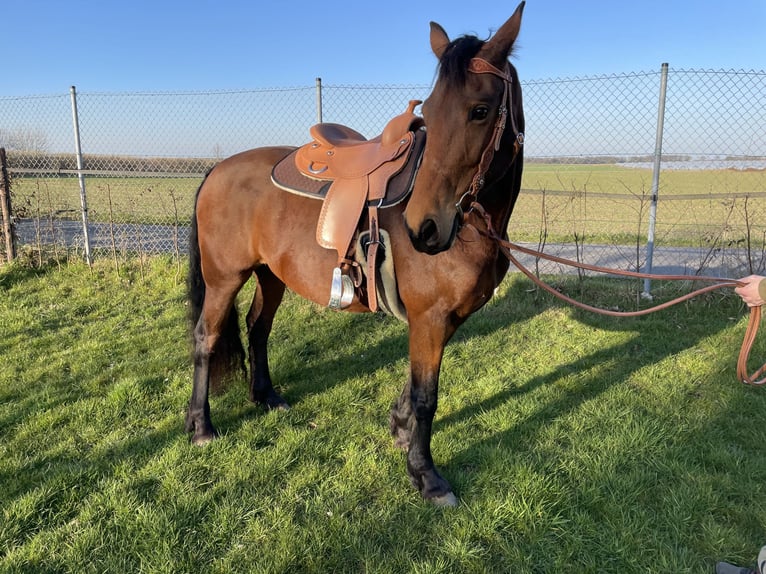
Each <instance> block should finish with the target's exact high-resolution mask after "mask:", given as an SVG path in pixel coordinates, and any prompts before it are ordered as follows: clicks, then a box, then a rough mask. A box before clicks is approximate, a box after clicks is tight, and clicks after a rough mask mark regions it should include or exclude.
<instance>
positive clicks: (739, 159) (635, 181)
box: [0, 69, 766, 275]
mask: <svg viewBox="0 0 766 574" xmlns="http://www.w3.org/2000/svg"><path fill="white" fill-rule="evenodd" d="M521 72H522V75H523V70H521ZM522 85H523V90H524V107H525V113H526V127H527V133H526V143H525V156H526V157H525V161H526V165H525V174H524V179H523V183H522V194H521V196H520V199H519V201H518V203H517V206H516V209H515V211H514V214H513V217H512V218H511V224H510V227H509V234H510V236H511V238H512V239H513V240H516V241H519V242H523V243H526V244H528V245H532V246H539V247H542V248H544V250H545V251H547V252H550V253H553V254H560V255H564V256H567V257H570V258H573V259H578V260H581V261H585V262H588V263H595V264H600V265H605V266H609V267H618V268H622V269H645V268H646V263H647V261H646V260H647V253H648V246H647V233H648V229H649V218H650V212H651V209H650V208H651V204H652V199H653V195H654V192H655V191H656V199H657V204H656V228H655V231H654V241H653V245H652V247H653V249H654V258H653V270H654V271H657V272H663V271H671V270H672V271H673V272H677V271H683V272H689V273H694V272H706V273H710V274H726V275H729V274H733V273H743V272H760V271H764V269H765V268H766V217H765V214H764V211H765V210H766V116H764V114H763V110H764V109H766V105H765V104H766V101H765V100H766V72H763V71H760V72H756V71H751V72H744V71H706V70H673V69H670V71H669V74H668V76H667V93H666V97H665V113H664V116H663V118H664V130H663V131H662V138H661V144H662V147H661V152H662V155H661V162H660V166H661V171H660V172H659V175H658V176H656V175H655V173H654V171H653V166H654V162H655V151H656V143H657V131H658V109H659V101H660V85H661V71H660V70H658V71H656V72H640V73H627V74H616V75H609V76H598V77H584V78H564V79H546V80H531V81H526V82H524V81H522ZM429 91H430V87H429V86H425V85H422V86H320V84H317V85H311V86H304V87H297V88H282V89H268V90H242V91H226V92H187V93H132V94H131V93H125V94H108V93H83V94H77V96H76V102H77V108H78V113H79V127H80V136H81V141H82V148H83V154H84V156H83V166H82V167H83V170H82V173H83V174H84V185H85V197H86V198H87V204H86V206H87V219H88V222H89V226H88V235H89V237H90V242H91V246H92V249H93V252H94V254H95V256H97V257H114V258H115V259H119V258H121V257H132V256H134V255H135V254H136V253H138V254H144V253H157V252H164V253H170V254H172V255H174V256H175V257H182V256H183V255H184V254H185V251H186V243H187V236H188V225H189V221H190V216H191V213H192V210H193V202H194V194H195V192H196V189H197V187H198V186H199V184H200V182H201V180H202V178H203V176H204V174H205V173H206V171H207V170H209V169H210V167H212V166H213V165H214V164H215V163H216V162H217V161H219V160H220V159H222V158H224V157H227V156H229V155H232V154H234V153H237V152H240V151H243V150H246V149H250V148H253V147H259V146H264V145H300V144H302V143H305V141H307V140H308V139H309V136H308V128H309V127H310V126H311V125H312V124H314V123H316V121H317V118H318V117H320V116H321V118H322V120H323V121H326V122H337V123H344V124H347V125H349V126H351V127H353V128H355V129H356V130H357V131H360V132H361V133H363V134H365V135H366V136H368V137H372V136H374V135H377V134H378V133H380V132H381V131H382V129H383V127H384V126H385V124H386V122H387V121H388V120H389V119H390V118H392V117H393V116H395V115H396V114H398V113H401V112H402V111H403V110H404V108H405V107H406V105H407V102H408V101H409V100H411V99H420V100H422V99H425V98H426V97H427V95H428V92H429ZM72 95H73V94H72V93H69V94H58V95H50V96H29V97H13V98H2V97H0V147H5V148H6V149H7V155H8V172H9V174H10V177H11V180H12V187H11V189H12V196H11V198H12V207H13V218H14V219H13V221H14V223H15V232H16V235H17V242H18V245H19V246H20V247H21V249H22V250H26V252H27V253H31V254H33V256H35V257H42V256H43V254H47V253H51V252H53V253H54V255H59V256H60V255H62V254H65V255H67V256H76V257H79V256H81V255H82V252H83V239H84V232H83V225H82V209H83V206H82V203H81V188H80V180H79V179H78V177H77V175H78V169H77V162H76V156H75V154H74V152H73V150H74V143H73V142H74V136H73V121H72ZM657 177H658V181H659V186H658V187H657V189H656V190H655V189H653V183H654V181H655V178H657ZM0 245H4V242H0ZM2 249H5V247H4V246H2V247H0V250H2ZM3 255H4V254H3ZM528 263H532V264H536V266H537V270H538V272H540V273H561V272H563V271H564V270H563V269H561V268H560V267H559V266H557V265H554V264H549V263H547V262H544V261H536V262H535V261H531V262H530V261H528Z"/></svg>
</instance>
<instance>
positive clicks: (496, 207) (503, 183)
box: [479, 155, 523, 233]
mask: <svg viewBox="0 0 766 574" xmlns="http://www.w3.org/2000/svg"><path fill="white" fill-rule="evenodd" d="M522 163H523V158H522V157H521V156H520V155H519V157H517V158H516V159H515V160H514V162H513V164H512V165H511V166H510V167H509V168H508V170H507V171H506V172H505V174H504V175H503V177H502V178H500V179H499V180H498V181H497V182H495V183H494V184H493V185H491V186H488V187H487V188H486V190H485V192H486V194H485V197H481V195H480V196H479V203H481V205H482V207H484V209H485V210H486V211H487V213H488V214H489V215H490V217H491V218H492V223H493V226H494V227H495V229H496V230H497V231H499V232H501V233H504V232H505V229H506V228H507V227H508V222H509V220H510V218H511V212H512V211H513V207H514V205H515V204H516V199H517V196H518V194H519V189H520V188H521V166H522Z"/></svg>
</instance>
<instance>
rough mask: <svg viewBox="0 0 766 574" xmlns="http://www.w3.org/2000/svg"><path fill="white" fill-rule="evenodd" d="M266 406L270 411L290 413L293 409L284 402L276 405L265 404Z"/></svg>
mask: <svg viewBox="0 0 766 574" xmlns="http://www.w3.org/2000/svg"><path fill="white" fill-rule="evenodd" d="M264 406H265V407H266V410H269V411H289V410H290V409H291V408H292V407H290V405H288V404H287V403H286V402H285V401H284V400H281V401H280V402H275V403H264Z"/></svg>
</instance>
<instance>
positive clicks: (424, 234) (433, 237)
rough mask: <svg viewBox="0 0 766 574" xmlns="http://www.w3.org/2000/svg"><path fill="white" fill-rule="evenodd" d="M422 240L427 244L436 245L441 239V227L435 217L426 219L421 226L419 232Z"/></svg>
mask: <svg viewBox="0 0 766 574" xmlns="http://www.w3.org/2000/svg"><path fill="white" fill-rule="evenodd" d="M418 238H419V239H420V241H421V242H422V243H424V244H426V245H434V244H435V243H437V242H438V240H439V228H438V227H437V226H436V222H435V221H434V220H433V219H426V220H425V221H424V222H423V225H421V226H420V233H418Z"/></svg>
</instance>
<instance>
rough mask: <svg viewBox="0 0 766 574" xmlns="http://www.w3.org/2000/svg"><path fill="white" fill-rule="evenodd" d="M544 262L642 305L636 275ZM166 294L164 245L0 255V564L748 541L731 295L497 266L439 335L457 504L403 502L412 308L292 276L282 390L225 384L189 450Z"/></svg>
mask: <svg viewBox="0 0 766 574" xmlns="http://www.w3.org/2000/svg"><path fill="white" fill-rule="evenodd" d="M556 286H557V287H558V288H560V289H562V290H563V291H565V292H567V293H569V294H571V295H574V296H577V297H579V298H583V299H584V300H586V301H589V302H591V303H595V304H598V305H603V306H609V307H615V306H619V307H621V308H632V307H633V306H635V301H636V298H635V290H634V289H633V287H634V285H633V284H632V283H630V282H624V281H604V280H601V281H595V280H594V281H591V280H586V281H585V282H582V283H581V282H577V281H576V280H574V279H573V280H571V281H566V280H557V281H556ZM666 291H667V294H668V295H669V294H670V291H671V289H667V290H666ZM662 294H663V289H662V288H659V287H658V290H657V296H658V297H659V298H661V297H662ZM185 313H186V308H185V305H184V288H183V277H179V275H178V272H177V269H176V267H175V265H174V264H173V263H171V262H169V261H167V260H164V259H160V258H155V259H151V260H150V261H149V262H148V263H146V264H145V265H144V266H143V267H142V268H141V272H139V269H138V267H133V268H130V267H125V268H123V269H122V271H121V276H120V277H118V276H117V275H116V274H115V273H114V272H113V271H111V268H110V267H109V266H108V265H106V264H99V263H98V262H97V264H96V265H95V266H94V268H93V270H92V271H91V270H89V269H88V268H87V267H85V266H82V265H77V264H69V265H66V266H63V267H61V268H60V269H59V268H57V267H56V266H48V267H44V268H42V269H32V268H29V267H22V266H18V265H16V266H6V267H2V268H0V325H2V331H3V336H2V338H0V353H2V361H0V484H2V488H0V508H2V518H1V519H0V572H9V573H10V572H13V573H17V572H30V573H31V572H34V573H41V572H78V573H79V572H93V573H96V572H178V573H193V572H221V573H223V572H227V573H229V572H243V573H244V572H264V573H265V572H274V573H277V572H317V573H326V572H376V573H377V572H382V573H399V572H419V573H431V572H445V573H446V572H450V573H452V572H476V573H484V572H514V573H517V572H518V573H543V572H576V573H587V572H592V573H596V572H598V573H601V572H605V573H611V572H614V573H618V572H619V573H620V574H624V573H631V572H637V573H638V572H644V573H646V572H651V573H662V572H673V573H674V574H675V573H681V572H685V573H695V574H696V573H705V572H713V567H714V563H715V562H716V560H720V559H728V560H731V561H734V562H740V563H752V561H753V559H754V557H755V553H756V552H757V550H758V548H760V546H761V545H762V544H764V543H766V538H765V537H764V532H766V481H765V480H764V477H765V476H766V456H765V455H766V426H765V425H763V424H762V421H763V420H764V417H765V416H766V415H765V414H764V413H766V390H764V389H755V388H749V387H745V386H743V385H742V384H741V383H738V382H737V381H736V380H735V377H734V363H735V360H736V354H737V350H738V347H739V345H740V342H741V339H742V335H743V333H744V328H745V322H746V317H745V315H746V311H745V309H744V308H743V306H742V305H741V303H740V302H739V300H738V298H736V297H734V296H731V295H720V294H719V295H711V296H709V297H704V298H700V299H698V300H695V301H693V302H690V303H688V304H684V305H682V306H678V307H675V308H673V309H671V310H668V311H663V312H661V313H659V314H656V315H651V316H648V317H645V318H641V319H610V318H603V317H599V316H595V315H590V314H585V313H582V312H579V311H576V310H573V309H571V308H569V307H565V306H562V305H561V304H559V303H557V302H555V301H551V300H549V299H548V298H547V296H543V295H540V294H538V293H535V292H533V291H532V290H530V284H529V283H528V282H527V281H526V280H523V279H521V278H519V276H518V275H512V276H509V278H508V279H506V281H505V282H504V284H503V285H502V286H501V288H500V290H499V292H498V294H497V296H496V298H495V299H493V301H491V302H490V303H489V304H488V305H487V307H485V308H484V309H483V310H482V311H480V312H479V313H477V314H476V315H474V316H473V317H472V318H471V319H470V320H469V322H468V323H467V324H466V325H464V326H463V328H461V330H460V331H459V332H458V334H457V335H456V337H455V339H454V340H453V342H452V343H451V344H450V345H449V346H448V348H447V351H446V354H445V360H444V365H443V374H442V380H441V392H440V405H439V411H438V413H437V418H436V422H435V435H434V441H433V449H434V456H435V459H436V463H437V465H438V466H439V468H440V469H441V470H442V471H443V473H444V475H445V476H446V477H447V478H448V479H449V480H450V481H451V483H452V485H453V486H454V488H455V491H456V494H457V495H458V496H459V497H460V500H461V504H460V506H459V507H457V508H455V509H438V508H434V507H431V506H430V505H428V504H426V503H424V502H423V501H422V500H420V498H419V496H418V495H417V493H416V492H415V491H414V490H413V489H412V488H411V487H410V485H409V482H408V479H407V478H406V475H405V471H404V455H403V454H402V453H401V452H399V451H397V450H396V449H394V448H393V446H392V442H391V439H390V437H389V436H388V430H387V422H388V409H389V407H390V405H391V403H392V401H393V400H394V398H395V397H396V396H397V395H398V393H399V392H400V390H401V387H402V385H403V383H404V380H405V377H406V374H405V373H406V368H407V355H406V349H407V343H406V326H405V325H403V324H401V323H398V322H396V321H394V320H392V319H389V318H387V317H383V316H374V315H363V316H359V315H350V314H342V313H332V312H329V311H326V310H321V309H318V308H317V307H316V306H314V305H313V304H310V303H307V302H305V301H302V300H300V299H298V298H296V297H294V296H288V297H287V299H286V302H285V304H284V306H283V308H282V309H281V312H280V313H281V314H280V315H279V316H278V318H277V324H276V326H275V332H274V334H273V337H272V345H271V349H272V355H271V359H272V361H271V363H272V370H273V377H274V379H275V382H276V384H277V385H278V387H279V388H280V389H281V391H282V393H283V395H284V396H285V398H286V399H287V400H288V401H290V403H291V404H292V405H293V409H292V410H290V411H289V412H272V413H265V412H263V411H262V410H261V409H260V408H258V407H255V406H253V405H251V404H249V403H248V402H247V400H246V388H245V384H244V382H241V383H236V384H233V385H231V386H230V387H229V388H228V389H226V390H225V391H223V392H222V393H221V394H219V395H217V396H215V397H214V398H213V399H212V405H211V406H212V416H213V421H214V422H215V423H216V425H217V427H218V429H219V431H221V432H222V435H223V436H222V438H221V439H220V440H218V441H217V442H215V443H213V444H211V445H209V446H207V447H205V448H196V447H192V446H191V445H190V444H189V442H188V438H187V437H186V436H185V434H184V432H183V414H184V409H185V405H186V402H187V401H188V398H189V393H190V377H191V365H190V361H189V355H188V351H189V348H188V340H187V332H186V328H185ZM764 356H766V345H764V342H763V340H762V337H761V338H759V340H758V341H757V343H756V348H755V350H754V352H753V360H754V362H755V361H756V360H757V359H758V358H763V357H764Z"/></svg>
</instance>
